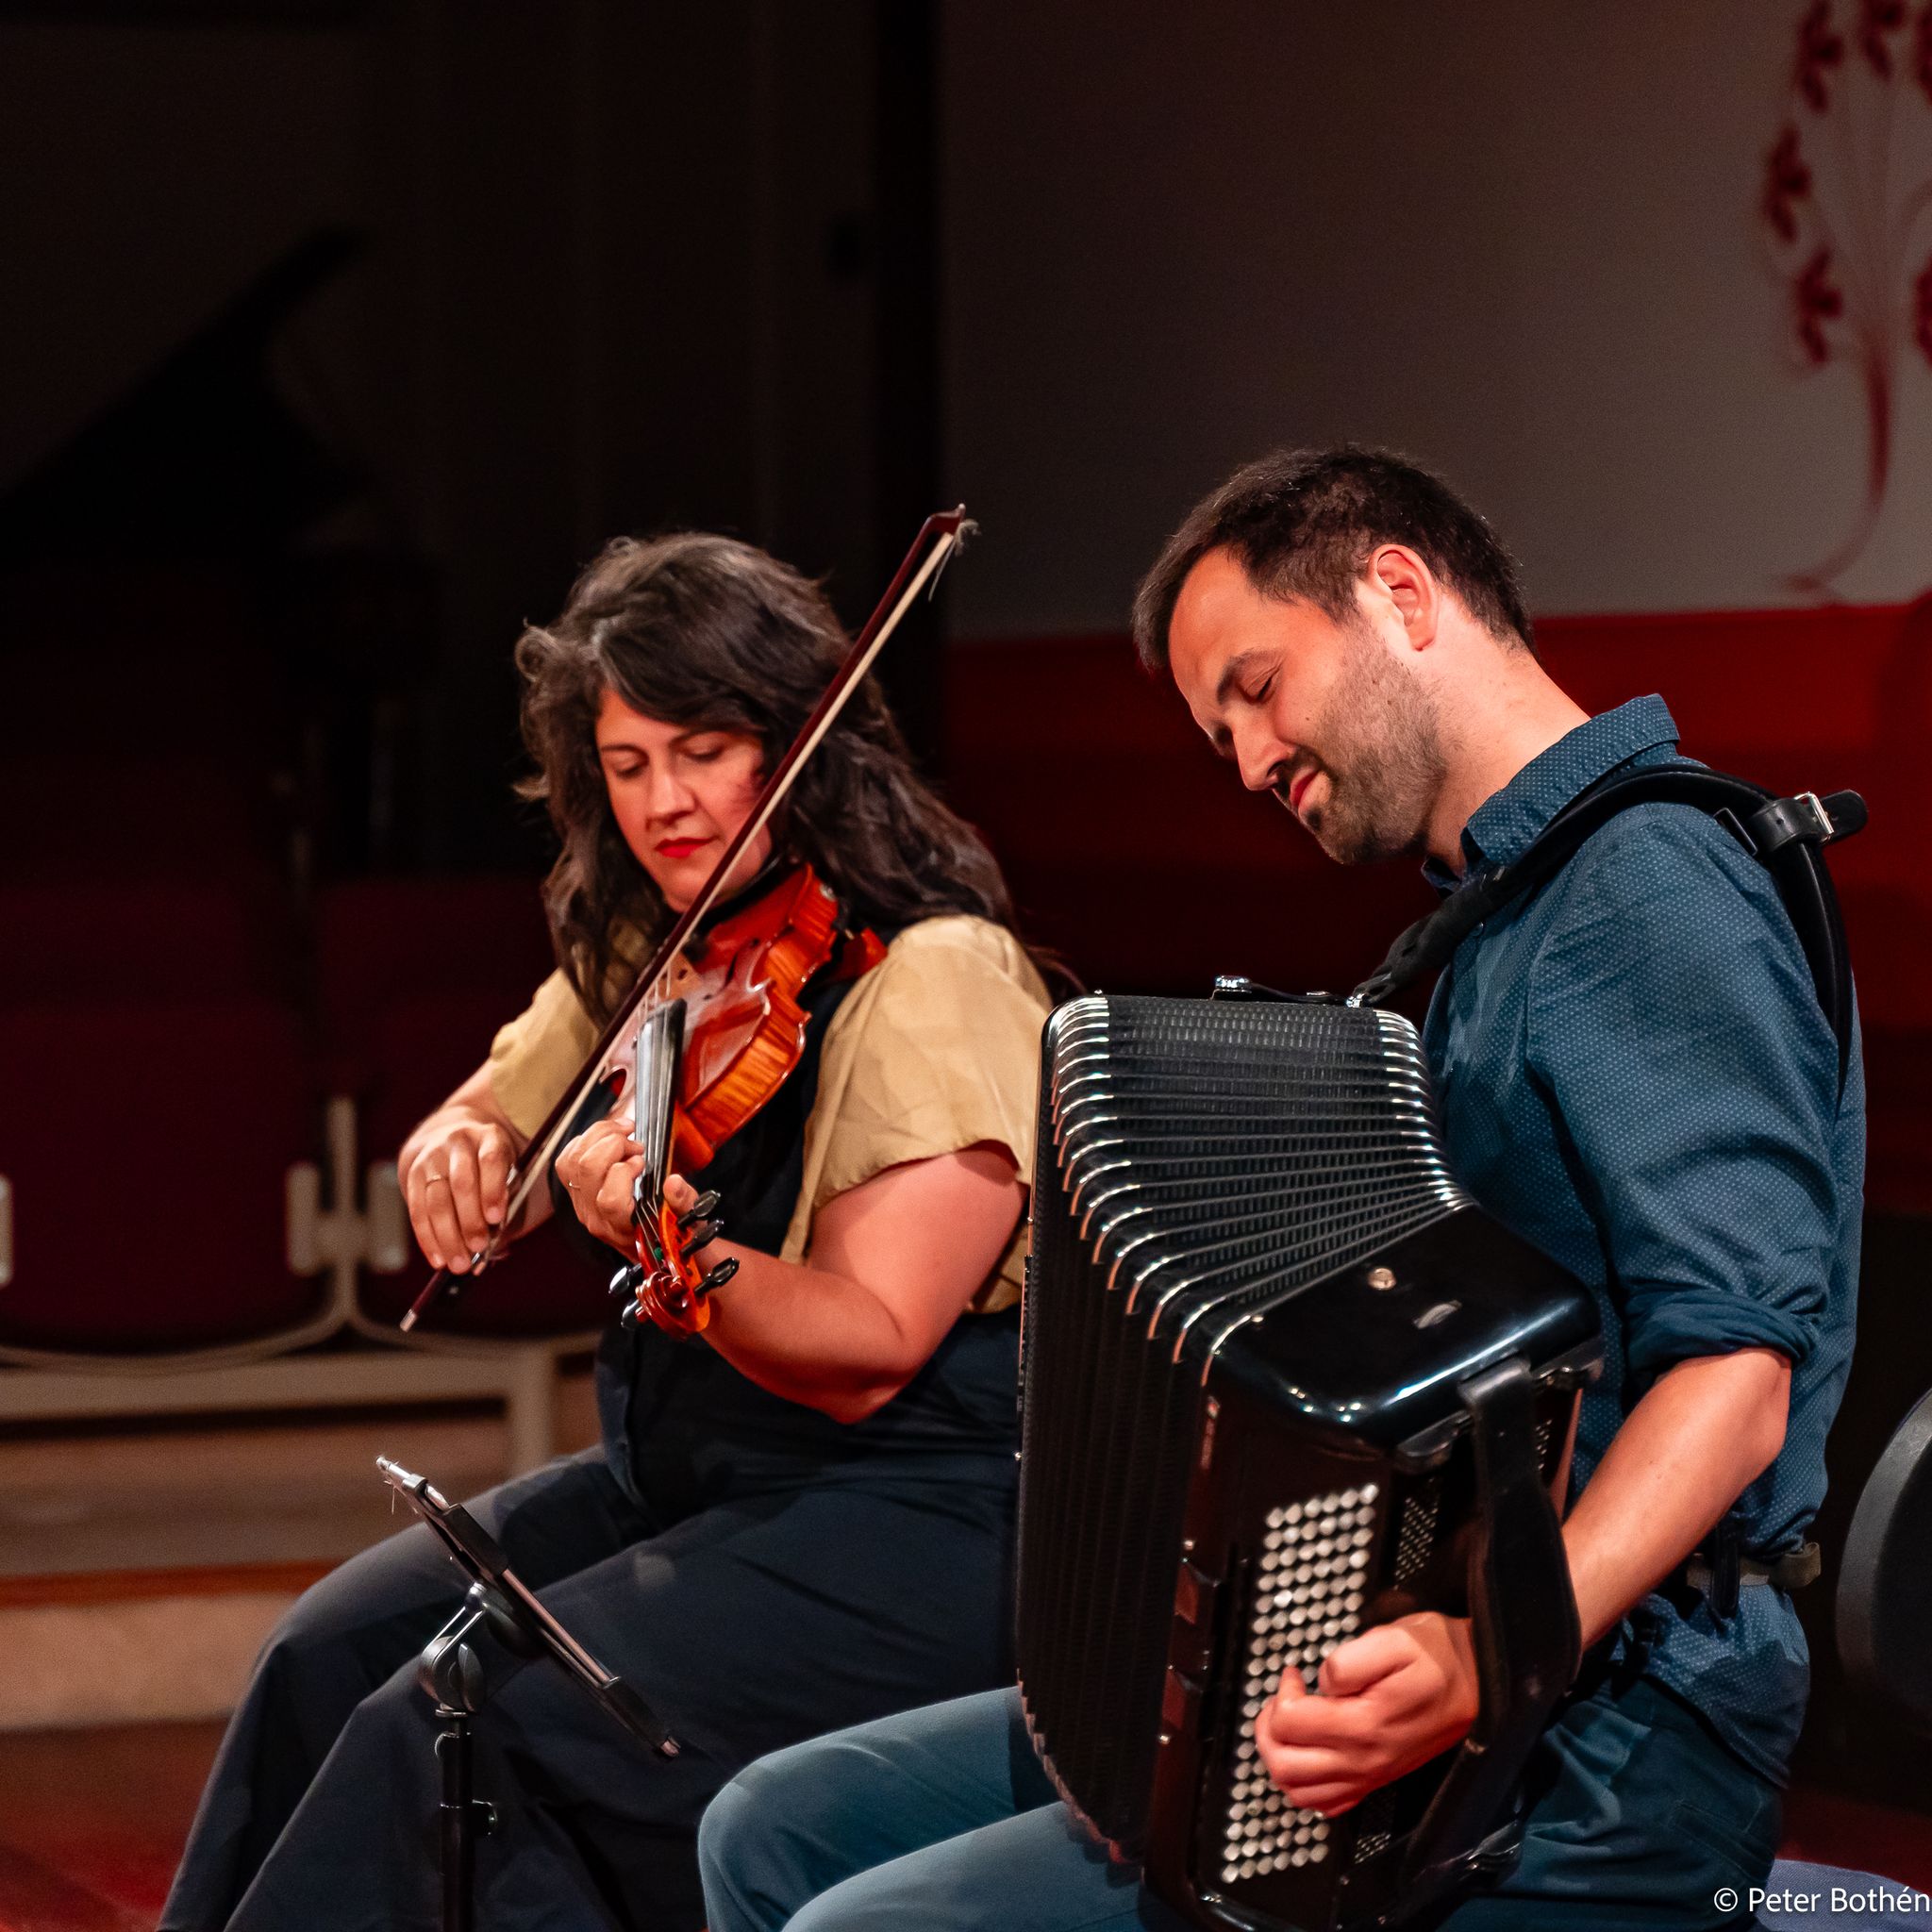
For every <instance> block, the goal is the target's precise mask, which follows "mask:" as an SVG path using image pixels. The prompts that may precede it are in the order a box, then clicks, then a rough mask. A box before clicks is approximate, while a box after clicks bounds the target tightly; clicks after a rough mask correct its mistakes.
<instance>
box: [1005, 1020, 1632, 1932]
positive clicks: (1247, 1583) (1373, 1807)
mask: <svg viewBox="0 0 1932 1932" xmlns="http://www.w3.org/2000/svg"><path fill="white" fill-rule="evenodd" d="M1032 1211H1033V1241H1032V1257H1031V1260H1030V1262H1029V1267H1028V1288H1027V1294H1026V1300H1025V1309H1024V1324H1023V1371H1022V1385H1023V1390H1022V1392H1023V1402H1024V1452H1023V1458H1022V1465H1021V1489H1020V1553H1019V1564H1020V1570H1019V1624H1018V1639H1019V1660H1020V1677H1021V1688H1022V1691H1023V1694H1024V1700H1025V1705H1026V1711H1027V1718H1028V1722H1029V1724H1030V1725H1031V1727H1032V1730H1033V1734H1034V1738H1035V1741H1036V1743H1037V1744H1038V1746H1039V1747H1040V1749H1041V1755H1042V1757H1043V1758H1044V1759H1045V1761H1046V1763H1047V1765H1048V1768H1049V1769H1050V1771H1051V1772H1052V1774H1053V1775H1054V1777H1055V1780H1056V1782H1057V1784H1058V1786H1059V1788H1060V1790H1062V1791H1063V1792H1064V1793H1065V1794H1066V1796H1067V1797H1068V1798H1069V1800H1070V1801H1071V1802H1072V1803H1073V1805H1074V1807H1075V1808H1076V1809H1077V1810H1078V1811H1079V1812H1080V1813H1081V1814H1082V1816H1083V1817H1084V1818H1086V1820H1087V1821H1088V1822H1089V1823H1090V1824H1091V1826H1092V1827H1093V1828H1094V1829H1095V1830H1096V1831H1097V1832H1098V1833H1099V1834H1100V1835H1101V1836H1103V1837H1105V1838H1106V1839H1108V1840H1110V1841H1111V1842H1112V1843H1113V1844H1114V1845H1116V1846H1117V1847H1118V1848H1119V1849H1120V1850H1122V1851H1123V1852H1124V1854H1126V1855H1128V1856H1131V1857H1138V1858H1142V1859H1144V1860H1146V1861H1147V1864H1148V1868H1149V1879H1150V1883H1152V1884H1153V1886H1154V1889H1155V1890H1157V1892H1158V1893H1159V1894H1160V1895H1161V1896H1163V1897H1164V1898H1167V1899H1168V1900H1169V1902H1170V1903H1172V1904H1174V1905H1176V1906H1177V1907H1181V1908H1182V1909H1184V1910H1186V1911H1188V1912H1189V1913H1190V1914H1191V1916H1192V1917H1194V1918H1195V1919H1196V1920H1197V1921H1198V1922H1200V1923H1203V1924H1236V1925H1253V1926H1265V1925H1269V1924H1294V1925H1300V1926H1308V1927H1315V1926H1327V1925H1333V1924H1349V1923H1357V1922H1359V1923H1372V1922H1374V1921H1375V1920H1376V1919H1377V1918H1378V1917H1383V1916H1387V1915H1388V1914H1389V1913H1390V1912H1391V1911H1393V1910H1394V1909H1395V1907H1396V1906H1397V1904H1398V1903H1399V1902H1400V1901H1401V1900H1403V1899H1408V1900H1411V1901H1419V1900H1420V1899H1421V1898H1422V1897H1423V1896H1424V1894H1426V1893H1429V1892H1430V1891H1431V1890H1432V1889H1433V1890H1441V1888H1442V1886H1443V1885H1445V1884H1446V1883H1448V1882H1450V1880H1451V1877H1452V1876H1459V1875H1462V1874H1464V1873H1466V1872H1467V1871H1468V1870H1471V1869H1474V1868H1475V1867H1476V1866H1477V1865H1478V1864H1479V1863H1480V1861H1481V1859H1482V1858H1483V1857H1491V1856H1493V1854H1494V1852H1495V1844H1494V1842H1493V1840H1492V1833H1491V1825H1492V1824H1493V1817H1492V1814H1493V1813H1494V1812H1495V1811H1496V1810H1497V1809H1498V1808H1499V1807H1500V1806H1501V1804H1502V1801H1503V1800H1504V1799H1506V1798H1507V1783H1508V1782H1510V1781H1513V1776H1514V1769H1515V1767H1514V1765H1513V1764H1506V1763H1504V1761H1503V1760H1504V1758H1506V1757H1507V1756H1508V1754H1509V1751H1510V1750H1514V1752H1515V1757H1516V1758H1517V1759H1518V1760H1520V1757H1521V1755H1522V1751H1523V1750H1524V1749H1526V1748H1527V1741H1528V1740H1529V1739H1530V1738H1533V1737H1534V1735H1535V1731H1536V1730H1537V1729H1538V1728H1540V1726H1541V1720H1542V1717H1543V1716H1544V1715H1545V1714H1546V1713H1547V1710H1548V1707H1549V1706H1550V1704H1551V1703H1552V1702H1554V1699H1555V1698H1556V1696H1557V1695H1559V1694H1560V1692H1561V1691H1562V1690H1563V1689H1564V1688H1565V1687H1566V1686H1567V1683H1568V1681H1569V1676H1570V1674H1571V1673H1572V1672H1573V1671H1574V1665H1575V1660H1576V1659H1575V1641H1576V1639H1575V1610H1574V1601H1573V1600H1572V1598H1571V1596H1570V1591H1569V1581H1568V1573H1567V1570H1566V1569H1565V1568H1564V1566H1563V1562H1562V1553H1561V1545H1560V1538H1559V1536H1558V1533H1557V1525H1556V1518H1555V1514H1554V1511H1553V1509H1552V1507H1551V1506H1550V1503H1549V1499H1548V1494H1547V1490H1546V1488H1545V1487H1544V1485H1545V1484H1546V1483H1547V1481H1548V1479H1549V1477H1550V1476H1551V1475H1552V1474H1554V1473H1555V1470H1556V1467H1557V1460H1558V1458H1559V1457H1562V1456H1563V1454H1564V1453H1565V1450H1566V1447H1567V1443H1568V1441H1569V1435H1570V1430H1571V1425H1572V1422H1573V1419H1574V1407H1575V1402H1576V1394H1575V1391H1576V1389H1577V1388H1578V1387H1580V1385H1581V1382H1582V1380H1583V1379H1585V1378H1586V1377H1587V1375H1588V1374H1589V1373H1590V1372H1591V1369H1592V1368H1593V1366H1594V1363H1595V1360H1596V1358H1597V1346H1596V1321H1595V1313H1594V1307H1593V1305H1592V1304H1591V1300H1590V1297H1589V1296H1588V1294H1587V1293H1586V1291H1584V1290H1583V1289H1582V1288H1581V1287H1580V1286H1579V1285H1578V1284H1577V1283H1576V1282H1575V1281H1574V1280H1573V1279H1572V1278H1571V1277H1570V1276H1569V1275H1567V1274H1563V1273H1562V1271H1560V1270H1558V1269H1557V1268H1556V1267H1555V1266H1554V1265H1553V1264H1552V1263H1550V1262H1549V1261H1547V1260H1546V1259H1544V1258H1543V1257H1541V1256H1540V1255H1538V1254H1537V1253H1536V1252H1535V1251H1534V1250H1532V1249H1530V1248H1528V1247H1527V1246H1526V1245H1524V1243H1522V1242H1520V1241H1517V1240H1515V1239H1514V1238H1513V1237H1511V1236H1509V1235H1508V1234H1507V1233H1506V1232H1505V1231H1504V1230H1503V1229H1501V1228H1500V1227H1499V1226H1497V1225H1496V1224H1494V1223H1493V1222H1491V1221H1490V1220H1488V1219H1487V1218H1486V1217H1485V1216H1483V1215H1482V1214H1481V1213H1480V1211H1479V1210H1477V1209H1476V1208H1474V1207H1473V1206H1472V1204H1471V1203H1470V1202H1469V1201H1468V1199H1467V1197H1466V1196H1465V1195H1463V1194H1462V1193H1461V1191H1459V1190H1458V1189H1457V1186H1456V1183H1455V1181H1454V1179H1453V1178H1452V1176H1451V1175H1450V1174H1449V1172H1448V1169H1447V1167H1446V1165H1445V1163H1444V1161H1443V1158H1442V1155H1441V1148H1440V1145H1439V1140H1438V1133H1437V1127H1436V1121H1435V1114H1434V1104H1433V1100H1432V1096H1431V1091H1430V1085H1429V1077H1428V1071H1427V1066H1426V1063H1425V1061H1424V1058H1423V1054H1422V1049H1421V1043H1420V1041H1418V1039H1417V1037H1416V1034H1415V1030H1414V1028H1413V1027H1412V1026H1411V1025H1410V1024H1408V1023H1407V1021H1406V1020H1403V1019H1401V1018H1399V1017H1397V1016H1395V1015H1393V1014H1389V1013H1383V1012H1376V1011H1373V1010H1368V1009H1358V1008H1344V1007H1339V1006H1335V1005H1331V1004H1317V1003H1312V1002H1308V1003H1305V1002H1293V1001H1289V1002H1267V1003H1262V1002H1249V1001H1238V1002H1227V1001H1203V1000H1171V999H1151V998H1105V997H1098V996H1096V997H1092V998H1087V999H1081V1000H1076V1001H1074V1002H1073V1003H1071V1004H1070V1005H1067V1006H1064V1007H1062V1008H1059V1009H1058V1011H1057V1012H1056V1013H1055V1014H1054V1015H1053V1017H1052V1019H1051V1020H1050V1021H1049V1023H1048V1025H1047V1030H1046V1041H1045V1053H1044V1062H1043V1065H1042V1069H1041V1114H1040V1138H1039V1145H1038V1153H1037V1157H1036V1166H1035V1174H1034V1187H1033V1210H1032ZM1504 1569H1507V1577H1508V1582H1509V1586H1510V1588H1509V1591H1508V1592H1507V1601H1504V1602H1502V1603H1501V1604H1500V1605H1499V1603H1498V1601H1497V1594H1498V1593H1497V1592H1495V1591H1491V1588H1490V1584H1491V1582H1493V1581H1495V1580H1496V1579H1497V1578H1498V1575H1499V1574H1500V1573H1501V1571H1503V1570H1504ZM1418 1607H1434V1608H1442V1609H1446V1610H1450V1611H1454V1612H1467V1613H1469V1614H1471V1615H1472V1616H1473V1617H1474V1623H1475V1626H1476V1639H1477V1647H1478V1652H1479V1655H1480V1656H1481V1657H1483V1662H1484V1674H1485V1713H1484V1720H1483V1724H1484V1725H1485V1726H1486V1727H1487V1729H1486V1733H1485V1736H1484V1737H1483V1738H1482V1739H1481V1740H1478V1741H1479V1742H1481V1743H1482V1744H1483V1745H1484V1747H1485V1748H1484V1749H1483V1750H1481V1751H1474V1750H1472V1751H1469V1752H1465V1753H1464V1754H1462V1756H1463V1757H1466V1758H1468V1759H1469V1760H1470V1761H1469V1763H1468V1764H1466V1765H1462V1764H1460V1760H1459V1759H1458V1758H1457V1757H1456V1756H1455V1755H1454V1754H1447V1755H1445V1757H1443V1758H1442V1759H1440V1760H1438V1763H1437V1765H1436V1766H1433V1767H1424V1770H1422V1771H1420V1772H1416V1773H1413V1774H1410V1775H1409V1777H1407V1778H1405V1779H1403V1780H1400V1781H1398V1783H1397V1784H1395V1785H1393V1786H1391V1787H1389V1788H1388V1789H1387V1790H1385V1791H1382V1792H1378V1793H1376V1794H1374V1796H1373V1797H1372V1798H1371V1799H1370V1800H1368V1801H1367V1802H1366V1803H1365V1804H1363V1805H1361V1806H1359V1807H1357V1809H1356V1810H1355V1811H1353V1812H1350V1813H1347V1814H1345V1815H1344V1816H1343V1817H1342V1818H1341V1819H1338V1820H1335V1821H1332V1822H1330V1821H1324V1820H1322V1819H1319V1818H1317V1817H1315V1816H1314V1815H1313V1814H1312V1813H1304V1812H1298V1811H1296V1810H1295V1809H1294V1807H1291V1806H1290V1805H1289V1803H1288V1801H1287V1800H1286V1799H1285V1798H1284V1797H1283V1796H1282V1795H1281V1794H1280V1793H1279V1792H1277V1791H1274V1790H1273V1789H1272V1787H1271V1786H1270V1785H1269V1784H1268V1781H1267V1778H1266V1775H1265V1773H1264V1772H1263V1770H1262V1767H1261V1765H1260V1763H1259V1761H1258V1758H1257V1757H1256V1755H1255V1747H1254V1744H1253V1741H1252V1739H1251V1737H1250V1735H1249V1734H1250V1732H1251V1729H1252V1724H1253V1720H1254V1716H1255V1713H1256V1712H1257V1710H1258V1709H1259V1708H1260V1706H1261V1702H1262V1701H1263V1700H1264V1699H1265V1698H1267V1697H1268V1696H1269V1695H1271V1694H1272V1693H1273V1691H1274V1689H1275V1687H1276V1685H1278V1683H1279V1681H1280V1678H1281V1675H1282V1673H1283V1672H1284V1671H1285V1670H1287V1669H1289V1668H1295V1669H1299V1670H1300V1671H1301V1672H1302V1673H1303V1674H1304V1676H1305V1678H1306V1679H1307V1681H1308V1682H1309V1683H1310V1684H1312V1683H1313V1681H1314V1673H1315V1670H1316V1668H1317V1666H1318V1665H1319V1662H1320V1660H1321V1658H1322V1657H1324V1656H1325V1655H1326V1653H1327V1652H1328V1651H1329V1650H1331V1649H1333V1648H1334V1647H1335V1645H1336V1644H1337V1643H1339V1642H1341V1641H1345V1639H1346V1638H1347V1637H1348V1636H1350V1635H1351V1634H1353V1633H1354V1632H1356V1631H1357V1630H1358V1629H1359V1628H1361V1627H1362V1626H1363V1625H1364V1624H1367V1623H1371V1622H1379V1621H1385V1620H1386V1619H1388V1618H1390V1617H1392V1616H1395V1615H1399V1614H1402V1613H1404V1612H1405V1611H1407V1610H1410V1609H1414V1608H1418ZM1566 1615H1567V1624H1566V1623H1565V1617H1566ZM1492 1691H1493V1693H1494V1694H1493V1695H1492ZM1532 1706H1533V1708H1532ZM1499 1732H1507V1736H1504V1735H1497V1733H1499ZM1477 1760H1485V1761H1482V1762H1478V1761H1477ZM1453 1767H1459V1768H1454V1769H1452V1768H1453ZM1499 1780H1501V1782H1500V1783H1499ZM1483 1840H1491V1842H1490V1843H1489V1844H1488V1845H1487V1847H1485V1846H1484V1845H1483ZM1452 1868H1453V1872H1452Z"/></svg>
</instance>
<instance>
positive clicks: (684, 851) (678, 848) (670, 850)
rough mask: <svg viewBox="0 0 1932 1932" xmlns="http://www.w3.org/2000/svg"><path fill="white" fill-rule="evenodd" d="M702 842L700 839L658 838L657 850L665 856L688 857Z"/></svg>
mask: <svg viewBox="0 0 1932 1932" xmlns="http://www.w3.org/2000/svg"><path fill="white" fill-rule="evenodd" d="M704 842H705V841H703V840H702V839H659V840H658V851H659V852H661V853H662V854H663V855H664V857H665V858H690V857H691V854H692V853H693V852H695V851H696V850H697V849H698V847H699V846H700V845H702V844H703V843H704Z"/></svg>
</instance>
